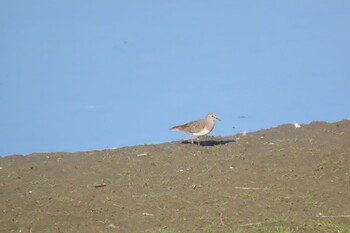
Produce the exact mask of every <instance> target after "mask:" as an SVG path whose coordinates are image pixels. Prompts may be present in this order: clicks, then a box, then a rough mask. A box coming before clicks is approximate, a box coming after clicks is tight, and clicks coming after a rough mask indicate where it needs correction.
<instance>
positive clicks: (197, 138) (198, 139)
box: [197, 136, 201, 146]
mask: <svg viewBox="0 0 350 233" xmlns="http://www.w3.org/2000/svg"><path fill="white" fill-rule="evenodd" d="M197 142H198V146H200V145H201V144H200V143H199V136H198V137H197Z"/></svg>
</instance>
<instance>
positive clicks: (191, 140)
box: [189, 134, 193, 144]
mask: <svg viewBox="0 0 350 233" xmlns="http://www.w3.org/2000/svg"><path fill="white" fill-rule="evenodd" d="M189 141H190V142H191V144H193V139H192V135H191V134H190V140H189Z"/></svg>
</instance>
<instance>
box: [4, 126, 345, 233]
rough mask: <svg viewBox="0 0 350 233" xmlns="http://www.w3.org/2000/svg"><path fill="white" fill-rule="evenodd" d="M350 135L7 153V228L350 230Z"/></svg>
mask: <svg viewBox="0 0 350 233" xmlns="http://www.w3.org/2000/svg"><path fill="white" fill-rule="evenodd" d="M237 138H239V140H237ZM349 141H350V121H341V122H337V123H333V124H329V123H320V122H317V123H312V124H309V125H302V127H301V128H295V127H293V125H282V126H279V127H277V128H273V129H269V130H261V131H259V132H255V133H248V134H247V135H246V136H243V135H240V134H239V135H234V136H232V137H207V138H206V139H205V138H203V139H202V140H201V144H202V146H197V145H191V144H186V143H181V142H171V143H164V144H159V145H143V146H134V147H125V148H120V149H113V150H104V151H90V152H79V153H46V154H32V155H29V156H18V155H17V156H8V157H4V158H0V167H1V169H0V232H16V233H17V232H28V233H34V232H135V233H139V232H144V233H181V232H208V233H209V232H210V233H211V232H218V233H243V232H248V233H249V232H262V233H265V232H266V233H267V232H269V233H270V232H273V233H292V232H293V233H294V232H295V233H299V232H310V233H311V232H337V233H338V232H340V233H350V211H349V205H350V203H349V196H350V185H349V181H350V146H349ZM223 142H224V143H223ZM138 155H139V156H138ZM140 155H142V156H140Z"/></svg>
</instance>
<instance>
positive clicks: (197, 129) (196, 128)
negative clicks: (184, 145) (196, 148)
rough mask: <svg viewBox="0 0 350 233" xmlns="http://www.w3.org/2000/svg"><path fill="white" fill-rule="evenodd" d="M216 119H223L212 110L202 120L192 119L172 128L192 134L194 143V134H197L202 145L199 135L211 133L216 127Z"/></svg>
mask: <svg viewBox="0 0 350 233" xmlns="http://www.w3.org/2000/svg"><path fill="white" fill-rule="evenodd" d="M215 120H219V121H221V120H220V119H219V118H218V117H217V116H216V115H215V114H214V113H212V112H210V113H208V114H207V115H206V117H205V118H204V119H202V120H196V121H191V122H188V123H186V124H183V125H177V126H174V127H171V128H170V129H171V130H178V131H183V132H186V133H188V134H189V135H190V141H191V143H192V144H193V140H192V135H193V136H197V141H198V145H200V144H199V136H203V135H207V134H209V133H210V132H211V131H212V130H213V129H214V126H215V123H214V121H215Z"/></svg>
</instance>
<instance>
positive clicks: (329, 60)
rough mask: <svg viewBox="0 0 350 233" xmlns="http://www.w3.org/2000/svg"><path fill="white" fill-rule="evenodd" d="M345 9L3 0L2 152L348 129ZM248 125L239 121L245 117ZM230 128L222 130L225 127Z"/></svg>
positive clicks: (320, 0)
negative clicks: (191, 133)
mask: <svg viewBox="0 0 350 233" xmlns="http://www.w3.org/2000/svg"><path fill="white" fill-rule="evenodd" d="M349 100H350V1H348V0H334V1H329V0H317V1H316V0H286V1H277V0H275V1H269V0H266V1H262V0H252V1H244V0H240V1H237V0H215V1H214V0H210V1H209V0H192V1H188V0H177V1H164V0H150V1H143V0H142V1H141V0H130V1H121V0H116V1H114V0H113V1H112V0H105V1H85V0H75V1H66V0H61V1H43V0H42V1H37V0H31V1H14V0H2V1H1V2H0V111H1V112H0V113H1V114H0V155H2V156H4V155H9V154H15V153H19V154H29V153H32V152H57V151H69V152H73V151H85V150H93V149H96V150H97V149H105V148H114V147H121V146H132V145H137V144H150V143H161V142H168V141H172V140H180V139H187V138H188V136H187V135H186V134H185V133H181V132H173V131H170V130H169V129H168V128H169V127H171V126H173V125H177V124H182V123H186V122H188V121H191V120H195V119H200V118H203V117H204V116H205V115H206V114H207V113H208V112H211V111H213V112H215V113H216V115H217V116H219V117H220V118H221V119H222V120H223V121H222V122H217V124H216V128H215V129H214V131H213V132H212V133H211V135H214V136H218V135H220V136H227V135H233V134H236V133H239V132H242V131H248V132H249V131H256V130H259V129H263V128H270V127H275V126H277V125H279V124H283V123H294V122H299V123H309V122H311V121H316V120H321V121H328V122H334V121H338V120H342V119H349V118H350V104H349ZM242 116H245V117H242ZM233 126H234V127H235V128H232V127H233Z"/></svg>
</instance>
